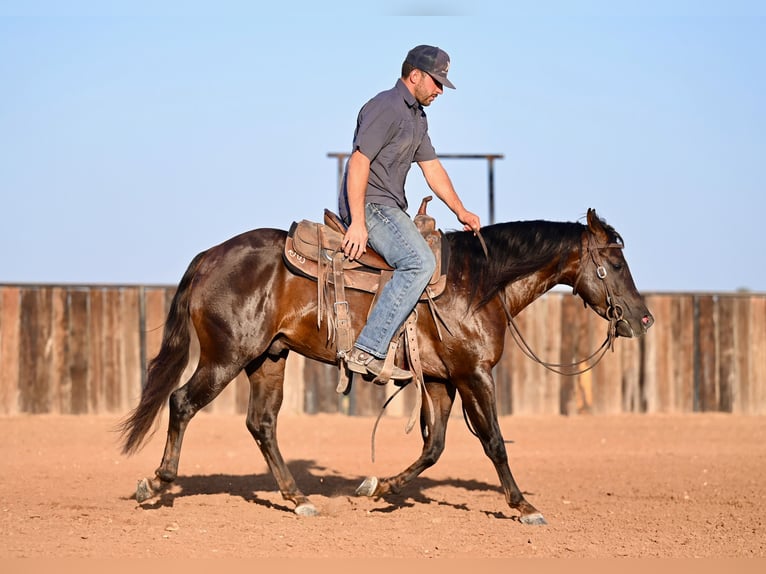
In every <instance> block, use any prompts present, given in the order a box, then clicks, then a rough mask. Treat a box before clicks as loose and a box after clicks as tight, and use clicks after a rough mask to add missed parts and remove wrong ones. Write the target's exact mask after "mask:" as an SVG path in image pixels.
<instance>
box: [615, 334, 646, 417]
mask: <svg viewBox="0 0 766 574" xmlns="http://www.w3.org/2000/svg"><path fill="white" fill-rule="evenodd" d="M643 342H644V340H643V337H642V338H639V339H630V340H623V341H622V345H620V355H621V363H622V372H621V376H622V407H621V412H625V413H640V412H642V411H643V402H642V400H641V384H642V380H641V379H642V375H643V370H642V356H643Z"/></svg>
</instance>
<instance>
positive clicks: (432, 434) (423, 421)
mask: <svg viewBox="0 0 766 574" xmlns="http://www.w3.org/2000/svg"><path fill="white" fill-rule="evenodd" d="M426 392H427V393H428V395H429V396H430V397H431V402H432V403H433V406H434V411H435V413H434V421H433V423H431V421H430V417H428V416H426V412H425V411H424V410H422V411H421V413H420V434H421V436H422V437H423V450H422V451H421V453H420V457H418V459H417V460H416V461H415V462H413V463H412V464H411V465H410V466H408V467H407V468H406V469H405V470H403V471H402V472H400V473H399V474H397V475H396V476H392V477H391V478H384V479H381V480H378V479H377V478H376V477H374V476H372V477H368V478H366V479H365V480H364V482H362V484H361V485H359V487H358V488H357V489H356V494H357V495H358V496H372V497H379V496H384V495H386V494H389V493H394V494H395V493H398V492H400V491H401V489H402V488H403V487H404V486H405V485H406V484H407V483H409V482H410V481H411V480H413V479H414V478H415V477H417V476H418V475H420V473H422V472H423V471H424V470H426V469H427V468H429V467H431V466H433V465H434V464H436V461H438V460H439V457H440V456H441V455H442V453H443V452H444V441H445V437H446V433H447V423H448V422H449V414H450V411H451V410H452V404H453V403H454V401H455V387H453V386H452V385H446V384H443V383H426ZM424 399H425V398H424ZM423 408H424V409H425V408H427V403H426V401H425V400H423Z"/></svg>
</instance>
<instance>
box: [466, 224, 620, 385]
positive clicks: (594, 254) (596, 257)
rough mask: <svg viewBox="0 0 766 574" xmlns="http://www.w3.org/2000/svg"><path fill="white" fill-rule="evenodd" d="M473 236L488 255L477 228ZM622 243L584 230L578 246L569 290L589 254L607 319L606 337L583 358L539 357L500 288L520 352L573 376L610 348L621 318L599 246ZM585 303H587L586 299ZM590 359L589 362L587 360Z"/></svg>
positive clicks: (604, 247) (612, 247)
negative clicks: (584, 241) (583, 242)
mask: <svg viewBox="0 0 766 574" xmlns="http://www.w3.org/2000/svg"><path fill="white" fill-rule="evenodd" d="M476 235H477V237H478V238H479V241H480V242H481V246H482V249H483V250H484V255H485V256H486V257H487V258H489V252H488V251H487V245H486V243H485V242H484V238H483V237H482V236H481V233H480V232H478V231H477V232H476ZM622 248H623V245H622V243H618V242H612V243H607V244H606V245H596V244H595V243H594V241H593V234H592V233H591V232H590V230H588V245H587V248H586V249H585V251H584V252H583V250H582V248H581V250H580V265H579V267H578V269H577V276H576V277H575V281H574V287H572V294H573V295H576V294H577V287H578V285H579V284H580V281H581V279H582V277H583V272H584V269H585V264H584V263H585V260H586V257H590V260H591V261H592V262H593V265H594V267H595V270H596V276H597V277H598V279H599V280H600V281H601V285H602V286H603V288H604V300H605V303H606V312H605V315H606V318H607V320H608V322H609V324H608V326H607V333H606V338H605V339H604V342H603V343H601V346H600V347H599V348H598V349H596V350H595V351H593V353H591V354H590V355H588V356H587V357H586V358H584V359H581V360H579V361H575V362H573V363H550V362H547V361H543V360H542V359H540V358H539V357H538V356H537V354H535V352H534V351H533V350H532V348H531V347H530V346H529V343H527V341H526V340H525V339H524V336H523V335H522V334H521V330H520V329H519V326H518V324H517V323H516V321H515V320H514V318H513V315H512V314H511V311H510V309H509V308H508V302H507V301H506V300H505V293H504V291H502V290H500V291H499V292H498V294H497V296H498V299H499V300H500V304H501V305H502V307H503V311H504V312H505V317H506V320H507V323H508V330H509V331H510V333H511V336H512V337H513V340H514V341H515V342H516V344H517V345H518V346H519V348H520V349H521V351H522V353H524V354H525V355H526V356H527V357H529V358H530V359H532V360H533V361H535V362H536V363H538V364H539V365H542V366H543V367H545V368H546V369H548V370H549V371H553V372H554V373H557V374H559V375H565V376H576V375H581V374H583V373H585V372H587V371H590V370H591V369H592V368H594V367H595V366H596V365H597V364H598V363H599V361H600V360H601V359H602V358H603V357H604V355H605V354H606V352H607V350H609V349H612V351H614V341H615V339H616V338H617V324H618V323H619V322H620V321H624V319H623V309H622V307H620V305H618V304H616V303H615V300H614V297H613V296H612V290H611V288H610V286H609V282H608V281H607V280H606V278H607V270H606V266H605V265H604V264H603V262H602V260H601V251H602V250H603V249H622ZM586 305H587V303H586ZM591 361H592V362H591ZM584 363H585V366H584V367H582V368H577V367H578V365H582V364H584Z"/></svg>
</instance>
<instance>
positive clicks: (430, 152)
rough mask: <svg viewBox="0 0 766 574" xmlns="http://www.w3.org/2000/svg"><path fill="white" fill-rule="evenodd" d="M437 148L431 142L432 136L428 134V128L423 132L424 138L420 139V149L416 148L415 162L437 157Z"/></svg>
mask: <svg viewBox="0 0 766 574" xmlns="http://www.w3.org/2000/svg"><path fill="white" fill-rule="evenodd" d="M436 157H437V156H436V150H435V149H434V146H433V144H432V143H431V137H430V136H429V135H428V130H427V129H426V133H425V134H423V139H422V140H420V145H419V146H418V149H417V150H415V157H414V158H413V159H412V161H414V162H420V161H430V160H432V159H436Z"/></svg>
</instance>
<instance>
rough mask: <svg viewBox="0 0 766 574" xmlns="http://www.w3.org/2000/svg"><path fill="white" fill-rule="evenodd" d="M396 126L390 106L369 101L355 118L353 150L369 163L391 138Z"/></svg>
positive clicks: (373, 100)
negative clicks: (361, 154) (362, 155)
mask: <svg viewBox="0 0 766 574" xmlns="http://www.w3.org/2000/svg"><path fill="white" fill-rule="evenodd" d="M396 125H397V122H396V116H395V115H394V114H393V113H392V112H391V107H390V106H386V105H383V104H382V102H379V101H377V100H375V99H372V100H370V101H369V102H367V104H365V105H364V106H363V107H362V109H361V110H360V111H359V116H358V117H357V122H356V133H355V134H354V150H359V151H360V152H362V153H363V154H364V155H365V156H366V157H367V158H368V159H369V160H370V161H372V160H374V159H375V158H376V157H377V155H378V154H379V153H380V150H382V149H383V147H385V145H386V144H387V143H388V142H390V141H391V139H392V138H393V136H394V133H395V129H396Z"/></svg>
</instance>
